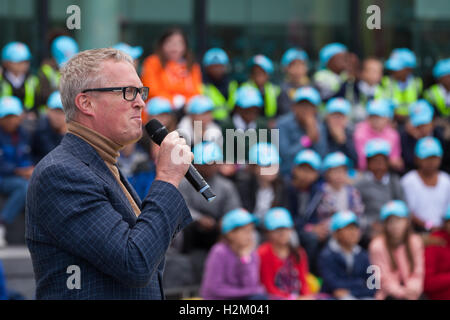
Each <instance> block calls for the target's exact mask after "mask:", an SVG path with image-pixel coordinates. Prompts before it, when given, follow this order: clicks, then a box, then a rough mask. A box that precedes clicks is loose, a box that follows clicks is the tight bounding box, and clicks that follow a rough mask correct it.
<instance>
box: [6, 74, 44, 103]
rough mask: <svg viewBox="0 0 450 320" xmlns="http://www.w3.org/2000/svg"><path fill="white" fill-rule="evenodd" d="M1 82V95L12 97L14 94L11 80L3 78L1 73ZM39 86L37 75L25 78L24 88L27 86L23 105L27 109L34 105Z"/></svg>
mask: <svg viewBox="0 0 450 320" xmlns="http://www.w3.org/2000/svg"><path fill="white" fill-rule="evenodd" d="M0 82H1V84H0V85H1V90H0V92H1V93H0V95H1V96H2V97H10V96H12V95H13V88H12V86H11V84H10V83H9V82H7V81H6V80H4V79H3V77H2V76H1V75H0ZM38 87H39V79H38V77H36V76H35V75H30V76H28V78H27V79H25V83H24V88H25V96H24V99H23V105H24V107H25V109H26V110H27V111H29V110H31V109H32V108H33V107H34V101H35V97H36V92H37V90H38Z"/></svg>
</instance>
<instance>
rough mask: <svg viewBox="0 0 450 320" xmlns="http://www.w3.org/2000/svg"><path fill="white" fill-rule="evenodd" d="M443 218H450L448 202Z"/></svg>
mask: <svg viewBox="0 0 450 320" xmlns="http://www.w3.org/2000/svg"><path fill="white" fill-rule="evenodd" d="M444 220H450V204H449V205H448V207H447V211H445V214H444Z"/></svg>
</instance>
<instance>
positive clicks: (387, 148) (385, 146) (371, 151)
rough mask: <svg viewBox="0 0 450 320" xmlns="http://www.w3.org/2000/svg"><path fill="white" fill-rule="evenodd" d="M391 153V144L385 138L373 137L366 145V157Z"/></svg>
mask: <svg viewBox="0 0 450 320" xmlns="http://www.w3.org/2000/svg"><path fill="white" fill-rule="evenodd" d="M390 153H391V144H390V143H389V142H387V141H386V140H384V139H371V140H369V141H368V142H367V143H366V144H365V146H364V155H365V156H366V158H371V157H374V156H376V155H379V154H382V155H383V156H386V157H389V154H390Z"/></svg>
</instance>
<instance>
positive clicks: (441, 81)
mask: <svg viewBox="0 0 450 320" xmlns="http://www.w3.org/2000/svg"><path fill="white" fill-rule="evenodd" d="M433 76H434V78H435V79H436V81H437V83H436V84H433V85H432V86H431V87H429V88H428V89H427V90H426V91H425V92H424V97H425V99H427V100H428V102H430V103H431V104H432V105H433V106H434V107H435V108H436V109H437V110H438V116H440V117H442V118H448V117H449V116H450V99H449V98H448V97H449V95H450V58H447V59H442V60H439V61H438V62H437V63H436V65H435V66H434V68H433Z"/></svg>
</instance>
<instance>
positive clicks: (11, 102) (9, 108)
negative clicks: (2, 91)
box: [0, 96, 23, 118]
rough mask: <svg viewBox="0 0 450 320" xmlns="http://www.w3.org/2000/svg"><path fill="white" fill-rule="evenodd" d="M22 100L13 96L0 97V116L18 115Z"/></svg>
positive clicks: (20, 110) (20, 112) (20, 111)
mask: <svg viewBox="0 0 450 320" xmlns="http://www.w3.org/2000/svg"><path fill="white" fill-rule="evenodd" d="M22 111H23V110H22V101H20V99H19V98H17V97H14V96H8V97H1V98H0V118H3V117H6V116H10V115H14V116H20V115H21V114H22Z"/></svg>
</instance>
